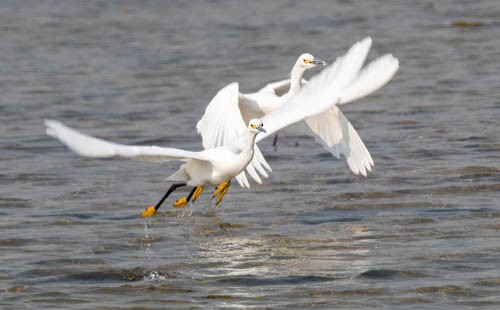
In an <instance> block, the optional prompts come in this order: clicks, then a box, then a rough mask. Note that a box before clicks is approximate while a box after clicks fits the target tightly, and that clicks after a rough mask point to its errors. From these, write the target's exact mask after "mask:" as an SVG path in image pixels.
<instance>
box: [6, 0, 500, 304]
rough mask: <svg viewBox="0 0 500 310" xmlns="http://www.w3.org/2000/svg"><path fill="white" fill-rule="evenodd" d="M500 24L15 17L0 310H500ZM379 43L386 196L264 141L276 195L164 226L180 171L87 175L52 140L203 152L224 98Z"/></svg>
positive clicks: (225, 7)
mask: <svg viewBox="0 0 500 310" xmlns="http://www.w3.org/2000/svg"><path fill="white" fill-rule="evenodd" d="M499 16H500V6H499V5H498V3H497V1H493V0H490V1H466V0H464V1H451V0H450V1H434V2H432V1H423V2H422V1H412V2H408V1H406V2H401V1H272V3H271V2H270V1H269V2H252V3H250V1H190V2H188V1H81V2H76V1H64V2H63V1H35V0H32V1H4V2H1V3H0V73H1V74H0V90H1V97H0V136H1V139H0V146H1V148H0V167H1V172H0V176H1V178H0V182H1V187H0V214H1V218H0V232H1V236H0V249H1V252H0V263H1V264H0V270H1V273H0V295H1V298H0V308H2V309H43V308H45V309H58V308H59V309H164V308H231V309H232V308H252V307H254V308H273V309H275V308H335V307H336V308H350V309H358V308H359V309H362V308H373V307H383V306H385V307H387V308H396V307H397V308H415V309H416V308H418V309H423V308H427V309H436V308H450V307H454V308H474V309H476V308H491V309H496V308H498V307H499V306H500V293H499V292H500V290H499V288H500V268H499V267H500V255H499V254H500V245H499V237H498V235H499V229H500V225H499V217H500V203H499V198H500V195H499V192H500V166H499V159H500V152H499V151H500V141H499V135H500V126H499V119H500V113H499V111H500V110H499V108H500V99H499V98H500V91H499V89H500V88H499V82H498V81H499V78H498V72H499V71H500V67H499V63H500V56H499V53H498V51H499V50H500V40H499V39H498V38H500V24H499V20H498V19H495V18H498V17H499ZM367 35H370V36H372V37H373V39H374V47H373V49H372V51H371V52H370V56H369V57H370V58H374V57H376V56H378V55H381V54H384V53H387V52H392V53H394V54H395V55H396V56H397V57H398V58H399V59H400V61H401V69H400V71H399V72H398V74H397V75H396V77H395V79H394V80H393V81H392V82H391V83H390V84H389V85H388V86H386V87H385V88H384V89H383V90H382V91H379V92H378V93H376V94H375V95H373V96H371V97H370V98H367V99H364V100H362V101H359V102H357V103H353V104H351V105H347V106H344V107H343V110H344V111H345V114H346V115H347V117H349V119H350V120H351V121H352V122H353V124H354V126H355V127H356V128H357V129H358V131H359V133H360V135H361V137H362V138H363V139H364V141H365V142H366V144H367V147H368V148H369V149H370V151H371V153H372V156H373V158H374V160H375V163H376V166H375V171H374V172H373V173H372V174H371V175H370V176H369V177H368V178H366V179H365V178H362V177H357V176H354V175H353V174H352V173H351V172H350V171H349V169H348V168H347V165H346V164H345V162H344V161H339V160H333V159H332V157H331V156H330V155H329V154H327V153H326V152H325V151H324V150H323V149H322V148H321V147H320V146H319V145H317V144H316V143H315V142H314V141H313V139H311V138H310V137H309V136H308V135H307V131H306V130H304V128H303V127H301V126H295V127H293V128H290V129H288V130H286V131H285V132H283V133H281V134H280V138H279V140H278V147H277V150H276V151H274V150H273V147H272V146H271V143H272V141H263V143H262V148H263V150H264V152H265V154H267V158H268V160H269V162H270V164H271V165H272V167H273V169H274V173H273V175H272V177H271V178H270V179H269V180H266V182H265V184H264V185H262V186H253V187H252V189H251V190H244V189H241V188H238V187H237V186H233V187H232V188H231V189H230V191H229V194H228V195H227V196H226V197H225V199H224V201H223V203H222V204H221V205H220V206H219V207H218V208H217V209H215V208H214V206H213V204H212V202H211V200H210V197H209V195H208V194H207V193H205V194H204V195H202V197H201V198H200V200H198V202H197V203H196V204H195V205H194V206H192V207H190V208H186V209H185V210H181V211H178V210H173V209H171V208H169V207H168V205H166V206H165V207H163V208H162V211H163V212H160V214H159V216H157V217H154V218H152V219H147V220H144V219H142V218H140V217H139V216H138V215H139V212H140V211H142V210H143V208H144V207H146V206H147V205H150V204H154V203H155V202H156V201H157V200H158V198H160V196H161V195H162V194H163V191H164V190H165V189H166V187H167V186H168V183H166V182H164V181H163V179H164V178H165V177H166V176H167V175H169V174H171V173H172V172H173V171H175V169H176V167H177V164H176V163H167V164H163V165H161V166H158V165H156V164H150V163H141V162H130V161H126V160H120V159H118V160H92V159H86V158H80V157H78V156H76V155H74V154H72V153H70V152H69V151H68V150H67V149H66V148H64V147H63V146H62V145H60V144H59V143H58V142H57V141H55V140H52V139H50V138H48V137H47V136H45V135H44V132H43V131H44V129H43V119H45V118H53V119H58V120H61V121H63V122H65V123H67V124H68V125H70V126H72V127H76V128H78V129H80V130H83V131H86V132H89V133H91V134H93V135H97V136H100V137H103V138H106V139H110V140H113V141H118V142H123V143H134V144H152V143H154V144H160V145H169V146H178V147H183V148H187V149H193V150H195V149H199V148H200V138H199V137H198V136H197V135H196V133H195V129H194V125H195V123H196V121H197V120H198V118H199V117H200V116H201V114H202V112H203V110H204V108H205V106H206V104H207V103H208V101H209V100H210V99H211V97H212V96H213V95H214V94H215V93H216V92H217V90H218V89H220V88H222V87H223V86H225V85H226V84H228V83H229V82H232V81H235V80H236V81H239V82H240V83H241V88H242V90H243V91H246V92H250V91H253V90H256V89H257V88H258V87H260V86H262V85H263V84H264V82H266V81H270V80H276V79H281V78H283V77H285V76H286V75H287V74H288V72H289V70H290V67H291V65H292V64H293V63H294V61H295V59H296V57H297V56H298V55H299V54H300V53H302V52H310V53H313V54H314V55H316V56H317V57H318V58H322V59H327V60H330V61H331V60H334V59H335V57H337V56H338V55H340V54H342V53H343V52H344V51H345V50H346V49H347V48H348V47H349V46H350V45H351V44H352V43H354V42H355V41H357V40H360V39H362V38H363V37H365V36H367Z"/></svg>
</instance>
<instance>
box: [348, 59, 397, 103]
mask: <svg viewBox="0 0 500 310" xmlns="http://www.w3.org/2000/svg"><path fill="white" fill-rule="evenodd" d="M398 68H399V60H398V59H397V58H396V57H394V56H393V55H392V54H386V55H384V56H381V57H379V58H377V59H375V60H373V61H371V62H370V63H369V64H368V65H366V66H365V67H364V68H363V70H361V72H360V73H359V75H358V76H357V77H356V78H355V80H354V81H353V82H352V83H351V84H349V86H348V87H347V88H346V89H344V90H343V91H342V93H341V95H340V100H339V102H338V104H339V105H340V104H346V103H349V102H352V101H355V100H358V99H360V98H363V97H366V96H368V95H370V94H372V93H374V92H376V91H377V90H379V89H380V88H382V87H383V86H384V85H385V84H387V83H388V82H389V81H390V80H391V79H392V78H393V77H394V75H395V74H396V72H397V71H398Z"/></svg>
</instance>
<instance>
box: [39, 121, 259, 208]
mask: <svg viewBox="0 0 500 310" xmlns="http://www.w3.org/2000/svg"><path fill="white" fill-rule="evenodd" d="M45 126H46V128H47V129H46V131H47V134H48V135H50V136H52V137H54V138H56V139H59V140H60V141H61V142H62V143H64V144H66V145H67V146H68V147H69V148H70V149H71V150H72V151H74V152H75V153H77V154H79V155H82V156H87V157H101V158H105V157H113V156H116V155H118V156H123V157H136V158H140V157H144V159H147V160H155V159H156V160H159V161H169V160H177V161H184V162H185V163H184V164H182V165H181V167H180V168H179V170H177V172H175V173H174V174H172V175H171V176H169V177H168V180H171V181H176V182H179V183H174V184H172V186H171V187H170V188H169V189H168V191H167V192H166V193H165V195H164V196H163V197H162V199H161V200H160V201H159V202H158V203H157V204H156V205H155V206H150V207H148V208H146V210H145V211H144V212H142V214H141V215H142V216H144V217H146V216H152V215H153V214H155V213H156V211H158V209H159V208H160V206H161V204H162V203H163V201H164V200H165V199H166V198H167V197H168V196H169V195H170V194H171V193H172V192H173V191H174V190H175V189H177V188H179V187H182V186H186V185H187V186H193V189H192V191H191V192H190V193H189V195H188V196H187V197H184V198H181V199H179V200H178V201H177V202H176V204H177V205H176V206H177V207H180V206H182V207H183V206H184V205H185V204H186V203H187V202H189V201H190V200H191V199H192V200H193V201H195V200H196V199H197V198H198V196H199V195H200V194H201V192H202V191H203V186H204V185H205V184H214V185H218V186H217V189H216V190H215V192H214V194H213V197H215V196H216V195H219V197H218V199H217V202H216V204H219V203H220V202H221V200H222V197H224V195H225V194H226V192H227V190H228V188H229V184H230V181H231V179H232V178H233V177H235V176H236V175H237V174H238V173H240V172H241V171H242V170H243V169H245V167H246V166H247V165H248V163H249V162H250V161H251V160H252V157H253V152H254V151H253V150H254V143H255V137H256V136H257V134H258V133H260V132H266V131H265V129H264V125H263V123H262V121H260V120H259V119H253V120H250V122H249V124H248V130H247V132H246V134H244V135H242V136H240V137H239V139H238V140H236V141H234V143H229V144H226V145H225V146H221V147H217V148H212V149H206V150H203V151H200V152H190V151H185V150H181V149H174V148H160V147H157V146H127V145H122V144H117V143H113V142H108V141H105V140H102V139H98V138H95V137H91V136H88V135H85V134H83V133H80V132H78V131H76V130H74V129H71V128H69V127H67V126H65V125H63V124H62V123H60V122H58V121H53V120H46V121H45Z"/></svg>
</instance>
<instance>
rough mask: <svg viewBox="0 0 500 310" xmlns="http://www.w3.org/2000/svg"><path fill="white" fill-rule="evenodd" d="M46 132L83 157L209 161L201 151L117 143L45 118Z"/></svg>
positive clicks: (157, 160)
mask: <svg viewBox="0 0 500 310" xmlns="http://www.w3.org/2000/svg"><path fill="white" fill-rule="evenodd" d="M45 126H46V132H47V134H48V135H49V136H51V137H53V138H56V139H58V140H59V141H61V142H62V143H63V144H65V145H66V146H67V147H68V148H69V149H70V150H72V151H73V152H75V153H77V154H79V155H81V156H85V157H98V158H108V157H114V156H121V157H126V158H134V159H138V160H144V161H153V162H164V161H169V160H177V161H188V160H190V159H196V160H202V161H208V162H209V161H210V160H209V158H207V157H206V156H205V155H204V154H203V153H202V152H190V151H185V150H180V149H174V148H166V147H159V146H132V145H124V144H118V143H114V142H110V141H106V140H103V139H99V138H96V137H92V136H89V135H86V134H84V133H81V132H79V131H77V130H74V129H72V128H69V127H67V126H65V125H64V124H62V123H61V122H58V121H53V120H46V121H45Z"/></svg>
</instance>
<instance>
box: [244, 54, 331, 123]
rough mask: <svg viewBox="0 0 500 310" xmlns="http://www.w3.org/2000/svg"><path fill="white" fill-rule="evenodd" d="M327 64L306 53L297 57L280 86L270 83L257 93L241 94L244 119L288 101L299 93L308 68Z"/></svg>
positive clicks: (261, 115) (258, 115)
mask: <svg viewBox="0 0 500 310" xmlns="http://www.w3.org/2000/svg"><path fill="white" fill-rule="evenodd" d="M319 64H321V65H323V66H326V65H327V63H326V61H323V60H317V59H315V58H314V56H313V55H311V54H308V53H304V54H302V55H300V56H299V58H297V61H296V62H295V64H294V65H293V67H292V71H291V72H290V78H289V79H287V80H284V81H280V82H279V85H277V86H278V87H273V85H274V84H275V83H272V84H268V85H267V86H266V87H264V88H262V89H261V90H259V91H258V92H256V93H251V94H241V93H240V94H239V95H238V102H237V104H238V106H239V107H240V110H241V116H242V117H243V121H245V122H248V121H249V120H250V119H252V118H253V117H250V118H248V117H249V116H250V115H255V117H263V116H264V115H266V114H268V113H271V112H272V111H274V110H276V109H277V108H278V107H279V106H281V105H282V104H283V103H284V102H286V101H287V100H288V99H289V98H290V97H292V96H294V95H295V94H297V93H298V92H299V91H300V89H301V87H302V82H303V79H302V78H303V76H304V73H305V72H306V70H307V69H311V68H314V67H316V65H319Z"/></svg>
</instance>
